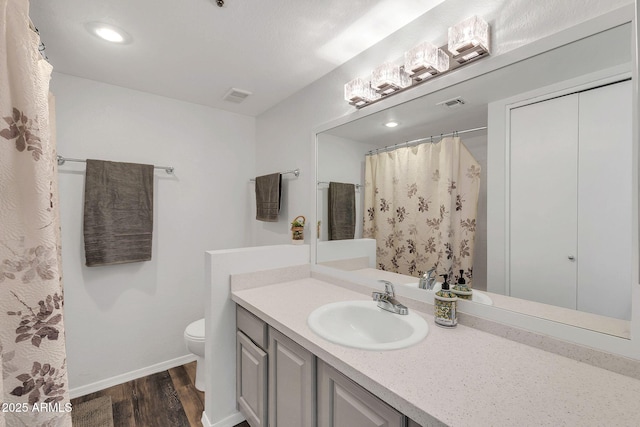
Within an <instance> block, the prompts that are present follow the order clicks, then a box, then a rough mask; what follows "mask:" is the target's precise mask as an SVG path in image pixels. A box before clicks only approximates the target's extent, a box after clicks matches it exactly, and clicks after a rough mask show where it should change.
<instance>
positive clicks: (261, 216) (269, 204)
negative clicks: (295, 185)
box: [256, 173, 282, 222]
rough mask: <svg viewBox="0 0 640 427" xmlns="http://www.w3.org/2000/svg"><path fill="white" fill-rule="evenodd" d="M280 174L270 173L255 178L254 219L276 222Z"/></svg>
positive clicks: (279, 193) (280, 186) (278, 210)
mask: <svg viewBox="0 0 640 427" xmlns="http://www.w3.org/2000/svg"><path fill="white" fill-rule="evenodd" d="M281 192H282V175H280V174H279V173H272V174H271V175H263V176H259V177H257V178H256V219H257V220H258V221H267V222H277V221H278V214H279V213H280V201H281V200H282V194H281Z"/></svg>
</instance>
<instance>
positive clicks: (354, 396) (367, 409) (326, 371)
mask: <svg viewBox="0 0 640 427" xmlns="http://www.w3.org/2000/svg"><path fill="white" fill-rule="evenodd" d="M317 372H318V427H343V426H358V427H403V426H404V425H405V417H404V416H403V415H402V414H401V413H400V412H398V411H396V410H395V409H393V408H392V407H391V406H389V405H387V404H386V403H384V402H383V401H382V400H380V399H378V398H377V397H375V396H373V395H372V394H371V393H369V392H368V391H366V390H365V389H364V388H362V387H360V386H359V385H357V384H356V383H354V382H353V381H351V380H350V379H349V378H347V377H345V376H344V375H342V374H341V373H340V372H338V371H337V370H335V369H334V368H332V367H331V366H329V365H327V364H326V363H324V362H322V361H321V360H318V367H317Z"/></svg>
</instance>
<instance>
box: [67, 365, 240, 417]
mask: <svg viewBox="0 0 640 427" xmlns="http://www.w3.org/2000/svg"><path fill="white" fill-rule="evenodd" d="M195 377H196V362H191V363H188V364H186V365H183V366H178V367H177V368H172V369H169V370H168V371H163V372H159V373H157V374H153V375H149V376H147V377H144V378H138V379H137V380H133V381H129V382H127V383H124V384H119V385H116V386H113V387H110V388H107V389H105V390H101V391H98V392H95V393H91V394H87V395H85V396H81V397H78V398H75V399H72V400H71V403H72V404H73V405H78V404H80V403H82V402H86V401H87V400H91V399H95V398H97V397H101V396H111V403H112V405H113V423H114V427H149V426H158V427H165V426H166V427H202V422H201V421H200V419H201V418H202V411H204V393H203V392H201V391H198V390H197V389H196V387H195V385H194V384H195ZM235 427H249V424H247V422H246V421H245V422H243V423H240V424H238V425H237V426H235Z"/></svg>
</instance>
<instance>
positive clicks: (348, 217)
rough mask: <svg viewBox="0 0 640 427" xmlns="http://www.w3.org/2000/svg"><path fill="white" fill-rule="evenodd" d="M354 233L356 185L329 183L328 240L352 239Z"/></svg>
mask: <svg viewBox="0 0 640 427" xmlns="http://www.w3.org/2000/svg"><path fill="white" fill-rule="evenodd" d="M355 233H356V186H355V185H354V184H344V183H341V182H330V183H329V240H344V239H353V237H354V236H355Z"/></svg>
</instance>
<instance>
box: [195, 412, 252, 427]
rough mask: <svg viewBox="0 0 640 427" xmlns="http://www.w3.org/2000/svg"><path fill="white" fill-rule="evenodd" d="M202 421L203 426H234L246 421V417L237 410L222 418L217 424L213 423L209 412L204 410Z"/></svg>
mask: <svg viewBox="0 0 640 427" xmlns="http://www.w3.org/2000/svg"><path fill="white" fill-rule="evenodd" d="M200 421H202V426H203V427H233V426H236V425H238V424H240V423H241V422H243V421H246V418H245V417H244V415H242V414H241V413H240V412H235V413H233V414H231V415H229V416H228V417H227V418H225V419H223V420H220V421H218V422H217V423H215V424H212V423H211V421H209V418H208V417H207V413H206V412H203V413H202V419H201V420H200Z"/></svg>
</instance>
